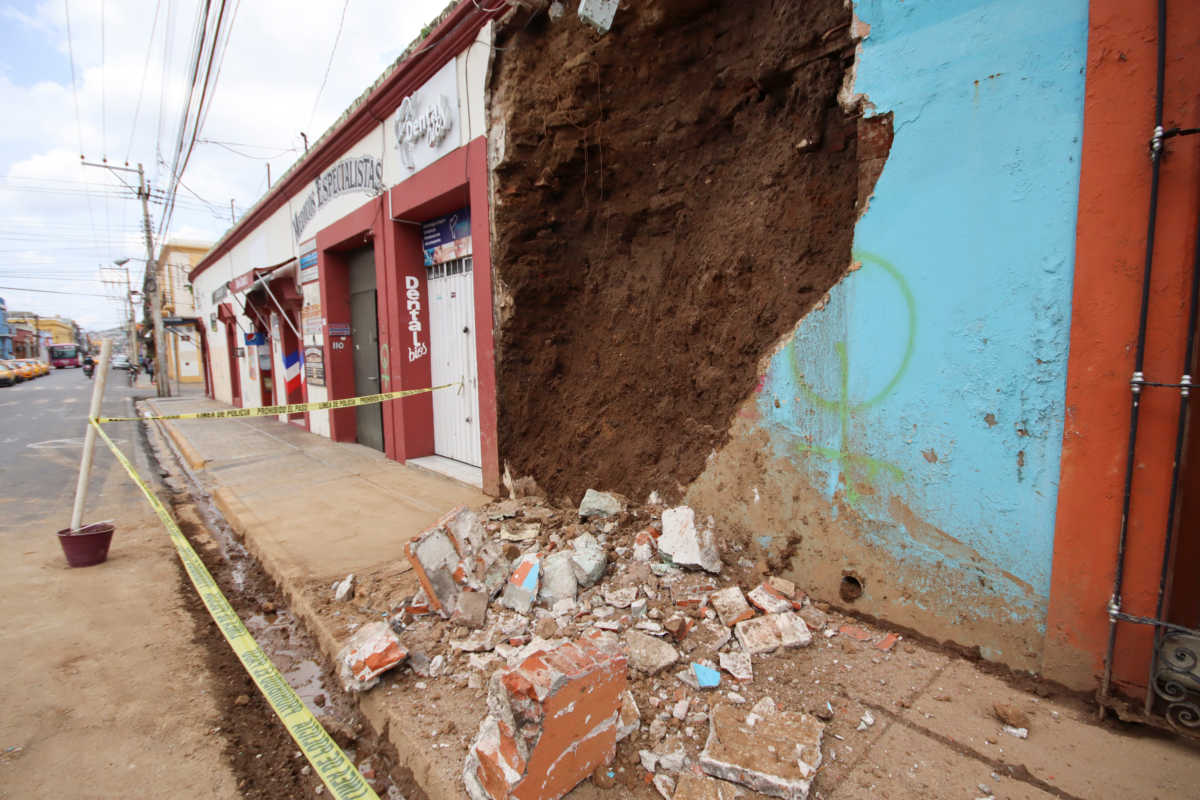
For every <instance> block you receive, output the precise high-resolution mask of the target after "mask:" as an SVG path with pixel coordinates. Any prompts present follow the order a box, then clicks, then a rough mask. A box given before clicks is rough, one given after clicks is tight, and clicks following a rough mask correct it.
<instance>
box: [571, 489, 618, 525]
mask: <svg viewBox="0 0 1200 800" xmlns="http://www.w3.org/2000/svg"><path fill="white" fill-rule="evenodd" d="M624 510H625V503H624V502H622V501H621V499H620V498H619V497H617V496H616V495H614V494H610V493H609V492H597V491H596V490H595V489H588V490H587V492H586V493H585V494H584V495H583V502H582V503H580V504H579V516H581V517H583V518H584V519H591V518H592V517H615V516H616V515H617V514H620V513H621V512H622V511H624Z"/></svg>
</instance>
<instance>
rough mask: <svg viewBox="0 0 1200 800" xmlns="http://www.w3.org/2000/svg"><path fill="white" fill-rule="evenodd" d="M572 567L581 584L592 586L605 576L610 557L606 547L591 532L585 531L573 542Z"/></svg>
mask: <svg viewBox="0 0 1200 800" xmlns="http://www.w3.org/2000/svg"><path fill="white" fill-rule="evenodd" d="M570 553H571V568H572V569H573V570H574V571H575V580H576V581H577V582H578V583H579V585H580V586H584V587H587V586H592V585H594V584H595V583H596V582H597V581H599V580H600V579H601V578H603V577H604V568H605V567H606V566H607V565H608V557H607V556H606V555H605V554H604V548H603V547H601V546H600V543H599V542H597V541H596V537H595V536H592V535H591V534H590V533H584V534H581V535H579V536H577V537H576V538H575V541H574V542H572V543H571V551H570Z"/></svg>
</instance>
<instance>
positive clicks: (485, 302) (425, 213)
mask: <svg viewBox="0 0 1200 800" xmlns="http://www.w3.org/2000/svg"><path fill="white" fill-rule="evenodd" d="M464 207H470V208H471V209H472V214H471V216H472V218H473V221H472V227H471V248H472V251H473V253H474V255H473V260H474V270H473V275H474V289H475V330H476V337H475V346H476V361H477V367H478V375H479V423H480V425H479V428H480V449H481V453H482V472H483V489H484V491H485V492H488V493H489V494H498V493H499V491H500V459H499V452H498V448H497V436H496V365H495V358H494V355H493V353H494V350H493V319H492V259H491V239H490V226H489V225H488V219H489V213H488V167H487V140H486V139H485V138H484V137H478V138H476V139H474V140H472V141H471V142H469V143H467V144H466V145H464V146H463V147H460V148H458V149H457V150H454V151H452V152H451V153H449V154H447V155H446V156H444V157H443V158H441V159H439V160H438V161H436V162H434V163H433V164H431V165H429V166H428V167H426V168H424V169H423V170H421V171H420V172H418V173H417V174H415V175H413V176H412V177H410V178H408V179H407V180H405V181H403V182H401V183H399V184H397V185H396V186H394V187H392V189H391V190H390V191H389V192H388V193H387V194H386V195H383V196H380V197H377V198H374V199H372V200H369V201H367V202H366V203H364V204H363V205H362V206H360V207H359V208H358V209H356V210H355V211H353V212H351V213H350V214H348V215H346V216H345V217H343V218H342V219H340V220H338V221H337V222H335V223H333V224H332V225H329V226H328V227H326V228H323V229H322V230H320V231H318V232H317V236H316V243H317V244H316V247H317V269H318V273H319V275H320V286H321V308H322V311H323V312H324V314H325V320H326V328H325V330H324V340H325V377H326V384H327V386H328V388H329V396H330V399H342V398H346V397H353V396H354V363H353V358H352V357H351V354H350V351H349V349H345V350H337V351H335V350H333V349H332V348H331V347H330V346H329V342H330V337H329V329H328V325H329V324H330V323H333V324H338V323H342V324H348V323H349V319H350V296H349V272H348V269H347V268H346V260H345V256H344V254H345V253H346V252H347V251H350V250H354V249H357V248H360V247H363V246H366V245H371V246H373V247H374V253H375V280H376V285H377V287H378V297H379V309H378V311H379V366H380V389H381V391H384V392H389V391H402V390H408V389H423V388H426V387H428V386H429V381H430V371H429V357H428V353H426V354H425V355H423V356H419V357H417V358H415V359H413V360H412V361H409V359H408V346H409V344H410V343H411V341H412V335H411V333H410V332H409V329H408V328H409V314H408V311H407V304H406V299H405V287H406V285H407V283H406V282H407V281H408V279H409V278H416V281H417V291H418V295H419V302H420V307H421V317H422V321H423V330H422V331H421V334H422V336H421V341H423V342H424V343H425V344H426V346H428V342H429V336H428V333H429V332H428V312H427V310H428V308H429V300H428V295H427V293H426V286H425V266H424V263H423V257H422V251H421V229H420V226H419V223H421V222H424V221H426V220H429V219H432V218H434V217H437V216H440V215H442V214H447V213H449V212H452V211H455V210H457V209H460V208H464ZM389 209H390V213H389ZM383 411H384V413H383V431H384V452H385V453H386V454H387V456H388V458H391V459H394V460H396V461H400V462H403V461H406V460H407V459H409V458H418V457H420V456H426V455H431V454H432V453H433V398H432V397H431V396H430V395H429V394H427V393H426V394H419V395H414V396H412V397H408V398H404V399H403V400H397V401H391V402H388V403H386V404H385V405H384V409H383ZM356 435H357V431H356V429H355V421H354V409H352V408H350V409H336V410H334V411H331V412H330V436H331V438H332V439H334V441H339V442H352V441H355V439H356Z"/></svg>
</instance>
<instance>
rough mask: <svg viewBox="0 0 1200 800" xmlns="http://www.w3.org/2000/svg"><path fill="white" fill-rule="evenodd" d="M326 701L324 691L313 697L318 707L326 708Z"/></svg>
mask: <svg viewBox="0 0 1200 800" xmlns="http://www.w3.org/2000/svg"><path fill="white" fill-rule="evenodd" d="M325 702H326V698H325V694H324V692H322V693H321V694H319V695H317V696H316V697H314V698H313V705H315V706H316V707H317V708H324V707H325Z"/></svg>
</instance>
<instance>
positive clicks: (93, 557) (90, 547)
mask: <svg viewBox="0 0 1200 800" xmlns="http://www.w3.org/2000/svg"><path fill="white" fill-rule="evenodd" d="M112 535H113V524H112V523H111V522H94V523H92V524H91V525H84V526H83V527H82V528H80V529H79V530H76V531H73V530H71V529H70V528H64V529H63V530H61V531H59V532H58V543H59V544H61V545H62V549H63V555H65V556H66V557H67V563H68V564H70V565H71V566H72V567H90V566H92V565H93V564H102V563H104V561H105V560H106V559H107V558H108V545H109V544H110V543H111V542H112Z"/></svg>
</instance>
